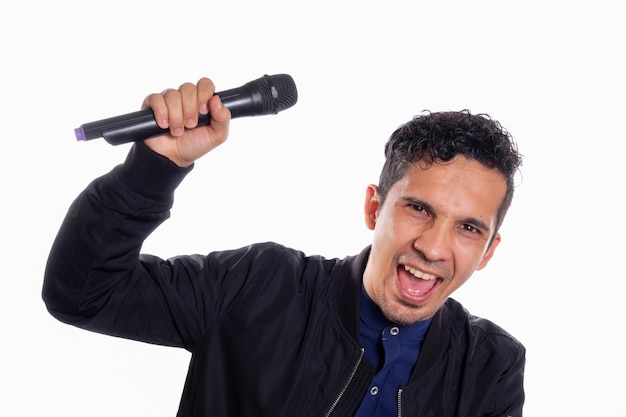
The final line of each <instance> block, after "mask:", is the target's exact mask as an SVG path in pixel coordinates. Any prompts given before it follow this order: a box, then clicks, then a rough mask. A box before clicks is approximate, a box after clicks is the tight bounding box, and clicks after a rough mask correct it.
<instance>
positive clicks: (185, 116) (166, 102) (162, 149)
mask: <svg viewBox="0 0 626 417" xmlns="http://www.w3.org/2000/svg"><path fill="white" fill-rule="evenodd" d="M214 93H215V85H214V84H213V82H212V81H211V80H210V79H208V78H201V79H200V80H199V81H198V83H197V84H195V85H194V84H192V83H185V84H182V85H181V86H180V87H179V88H178V90H172V89H168V90H165V91H163V92H162V93H154V94H150V95H149V96H148V97H146V98H145V100H144V102H143V105H142V108H144V109H145V108H151V109H152V111H153V112H154V117H155V120H156V122H157V124H158V125H159V127H161V128H163V129H168V128H169V131H170V134H169V135H161V136H156V137H153V138H149V139H146V140H145V144H146V145H147V146H148V147H149V148H150V149H152V150H153V151H155V152H157V153H159V154H161V155H163V156H165V157H167V158H169V159H170V160H171V161H173V162H174V163H175V164H176V165H178V166H181V167H187V166H189V165H191V164H193V162H194V161H195V160H197V159H198V158H200V157H201V156H203V155H205V154H206V153H208V152H209V151H211V150H213V149H215V148H216V147H217V146H219V145H221V144H222V143H224V141H226V138H227V137H228V127H229V124H230V110H228V109H227V108H226V107H224V106H223V105H222V102H221V100H220V98H219V97H218V96H215V95H214ZM207 113H210V114H211V123H210V124H209V125H208V126H202V127H197V125H198V114H203V115H204V114H207Z"/></svg>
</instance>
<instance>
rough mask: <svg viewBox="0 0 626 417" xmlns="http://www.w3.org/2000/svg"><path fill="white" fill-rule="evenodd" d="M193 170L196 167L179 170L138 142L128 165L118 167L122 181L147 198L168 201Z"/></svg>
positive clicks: (133, 148) (131, 151) (180, 168)
mask: <svg viewBox="0 0 626 417" xmlns="http://www.w3.org/2000/svg"><path fill="white" fill-rule="evenodd" d="M192 169H193V165H191V166H189V167H186V168H182V167H179V166H178V165H176V164H175V163H174V162H172V161H171V160H169V159H168V158H166V157H164V156H163V155H160V154H158V153H156V152H154V151H153V150H152V149H150V148H148V147H147V146H146V145H145V144H144V143H143V142H135V143H134V144H133V147H132V148H131V149H130V152H129V153H128V156H127V157H126V160H125V161H124V163H123V164H122V165H121V166H119V167H118V178H119V179H120V180H121V181H122V182H123V183H124V184H125V185H126V186H128V187H129V188H130V189H131V190H133V191H134V192H136V193H138V194H140V195H142V196H144V197H146V198H149V199H153V200H158V201H167V200H170V199H171V198H172V195H173V193H174V191H175V190H176V188H177V187H178V185H179V184H180V183H181V182H182V180H183V179H184V178H185V177H186V176H187V174H188V173H189V172H191V170H192Z"/></svg>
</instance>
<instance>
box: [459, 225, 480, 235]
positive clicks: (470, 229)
mask: <svg viewBox="0 0 626 417" xmlns="http://www.w3.org/2000/svg"><path fill="white" fill-rule="evenodd" d="M461 229H463V230H464V231H466V232H469V233H480V230H478V229H477V228H475V227H474V226H472V225H471V224H467V223H465V224H463V225H461Z"/></svg>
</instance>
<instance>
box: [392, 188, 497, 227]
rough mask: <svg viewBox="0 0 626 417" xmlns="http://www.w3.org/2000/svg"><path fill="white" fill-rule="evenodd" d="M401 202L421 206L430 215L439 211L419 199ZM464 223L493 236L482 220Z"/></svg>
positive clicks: (471, 218)
mask: <svg viewBox="0 0 626 417" xmlns="http://www.w3.org/2000/svg"><path fill="white" fill-rule="evenodd" d="M400 200H402V201H404V202H405V203H409V204H413V205H416V206H420V207H424V208H425V209H426V210H428V212H429V213H433V214H435V215H436V214H437V211H436V210H435V208H434V207H433V206H432V205H430V204H428V203H427V202H425V201H422V200H419V199H417V198H414V197H400ZM461 222H462V223H467V224H471V225H472V226H474V227H476V228H478V229H481V230H483V231H484V232H485V233H487V234H488V235H489V234H491V228H490V227H489V226H488V225H487V224H486V223H485V222H484V221H482V220H480V219H478V218H476V217H466V218H464V219H462V220H461Z"/></svg>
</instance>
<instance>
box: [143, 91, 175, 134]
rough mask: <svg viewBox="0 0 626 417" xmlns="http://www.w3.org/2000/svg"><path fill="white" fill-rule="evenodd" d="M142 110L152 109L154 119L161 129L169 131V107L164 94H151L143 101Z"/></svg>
mask: <svg viewBox="0 0 626 417" xmlns="http://www.w3.org/2000/svg"><path fill="white" fill-rule="evenodd" d="M141 108H142V109H152V112H153V113H154V119H155V120H156V122H157V125H158V126H159V127H160V128H161V129H167V128H168V127H169V122H168V115H167V105H166V104H165V99H164V97H163V94H158V93H154V94H150V95H149V96H147V97H146V98H145V99H144V100H143V103H142V105H141Z"/></svg>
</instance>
